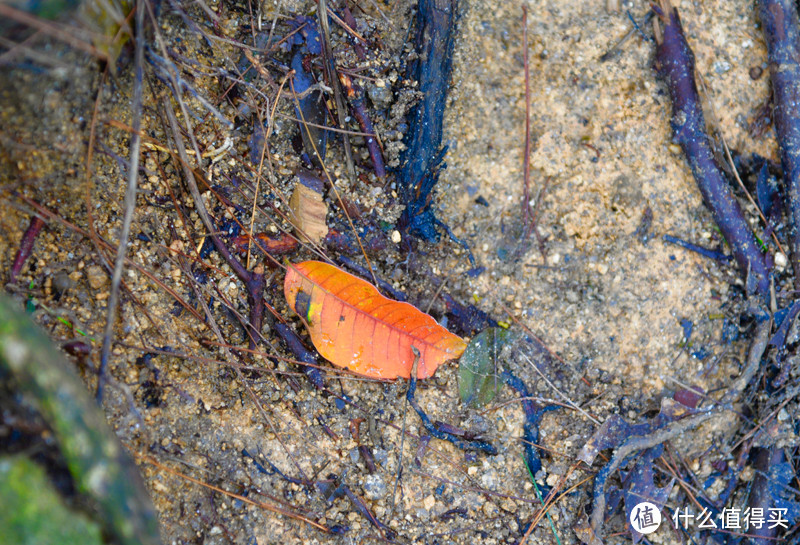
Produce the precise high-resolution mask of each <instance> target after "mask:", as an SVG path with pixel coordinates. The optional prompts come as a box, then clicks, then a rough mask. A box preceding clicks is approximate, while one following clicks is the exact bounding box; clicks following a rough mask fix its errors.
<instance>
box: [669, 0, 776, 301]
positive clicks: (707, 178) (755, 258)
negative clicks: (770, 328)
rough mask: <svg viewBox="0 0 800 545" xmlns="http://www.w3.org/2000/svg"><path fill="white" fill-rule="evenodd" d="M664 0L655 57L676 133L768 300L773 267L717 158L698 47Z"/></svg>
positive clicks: (753, 283)
mask: <svg viewBox="0 0 800 545" xmlns="http://www.w3.org/2000/svg"><path fill="white" fill-rule="evenodd" d="M664 4H665V6H664V12H663V13H658V15H659V17H658V20H659V21H660V22H661V23H662V24H663V26H662V29H661V32H660V33H659V32H657V33H656V34H657V35H656V43H657V45H656V62H657V65H658V69H659V72H660V74H661V75H662V77H663V78H664V79H665V80H666V82H667V87H668V89H669V94H670V97H671V99H672V112H673V113H672V122H671V123H672V130H673V131H674V139H675V141H676V142H678V144H680V146H681V148H682V149H683V152H684V153H685V154H686V159H687V160H688V162H689V166H690V167H691V169H692V174H694V178H695V181H696V182H697V187H698V188H699V189H700V193H701V194H702V195H703V201H704V202H705V203H706V206H708V208H709V209H711V215H712V216H713V218H714V221H715V222H716V223H717V225H718V226H719V228H720V230H721V231H722V234H723V236H724V237H725V240H726V241H727V242H728V245H729V246H730V247H731V252H732V253H733V257H734V258H735V259H736V262H737V263H738V264H739V269H740V270H741V272H742V274H744V275H745V278H746V279H747V287H748V291H755V292H756V293H758V294H759V295H761V296H762V297H763V298H764V299H765V300H766V299H767V298H768V297H769V283H770V278H769V277H770V267H769V265H768V263H767V259H766V256H765V255H764V254H763V253H762V251H761V249H760V248H759V246H758V243H757V242H756V238H755V236H754V235H753V232H752V231H751V230H750V226H749V225H748V224H747V220H746V219H745V217H744V213H743V212H742V208H741V207H740V206H739V203H738V201H737V200H736V199H735V198H734V196H733V192H732V191H731V188H730V186H729V185H728V182H727V180H726V179H725V176H724V174H723V173H722V170H721V169H720V167H719V165H718V164H717V161H716V159H715V158H714V153H713V151H712V148H711V144H710V141H709V138H708V133H707V132H706V123H705V119H704V117H703V110H702V108H701V107H700V97H699V95H698V93H697V84H696V83H695V80H694V53H692V50H691V48H690V47H689V44H688V43H687V41H686V37H685V36H684V34H683V29H682V28H681V22H680V18H679V17H678V12H677V10H676V9H675V8H673V7H672V6H671V5H670V4H669V3H668V2H665V3H664ZM658 11H660V10H658Z"/></svg>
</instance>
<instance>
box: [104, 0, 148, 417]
mask: <svg viewBox="0 0 800 545" xmlns="http://www.w3.org/2000/svg"><path fill="white" fill-rule="evenodd" d="M146 3H147V1H146V0H140V1H139V2H138V3H137V4H136V53H135V57H134V81H133V100H132V101H131V118H132V122H133V131H132V133H131V144H130V164H129V166H128V186H127V189H126V191H125V201H124V203H123V206H124V216H123V219H122V230H121V231H120V235H119V245H118V246H117V257H116V259H115V260H114V274H113V275H112V276H111V293H110V294H109V297H108V307H107V310H106V327H105V331H104V332H103V347H102V350H101V352H100V367H99V369H98V374H97V400H98V402H100V403H102V402H103V385H104V382H105V380H106V378H105V376H104V375H105V372H106V369H107V366H108V358H109V356H110V354H111V339H112V337H113V335H114V322H115V319H116V312H117V304H118V303H119V285H120V280H121V279H122V269H123V268H124V266H125V255H126V253H127V251H128V237H129V236H130V233H131V223H132V222H133V212H134V210H135V209H136V187H137V184H138V181H139V149H140V146H141V142H142V140H141V137H140V136H139V132H140V128H141V126H142V86H143V84H144V42H145V37H144V10H145V4H146Z"/></svg>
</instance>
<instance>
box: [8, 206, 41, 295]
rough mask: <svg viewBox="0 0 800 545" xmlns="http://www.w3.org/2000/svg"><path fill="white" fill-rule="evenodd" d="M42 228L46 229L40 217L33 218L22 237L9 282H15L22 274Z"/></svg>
mask: <svg viewBox="0 0 800 545" xmlns="http://www.w3.org/2000/svg"><path fill="white" fill-rule="evenodd" d="M42 227H44V222H43V221H42V219H41V218H39V216H33V217H32V218H31V223H30V225H29V226H28V228H27V229H26V230H25V234H24V235H22V241H21V242H20V244H19V250H18V251H17V255H15V256H14V264H13V265H12V266H11V273H10V274H9V275H8V281H9V282H14V280H16V279H17V276H18V275H19V273H20V272H22V267H23V265H25V262H26V261H27V260H28V258H29V257H30V256H31V253H33V243H34V242H36V235H38V234H39V231H41V230H42Z"/></svg>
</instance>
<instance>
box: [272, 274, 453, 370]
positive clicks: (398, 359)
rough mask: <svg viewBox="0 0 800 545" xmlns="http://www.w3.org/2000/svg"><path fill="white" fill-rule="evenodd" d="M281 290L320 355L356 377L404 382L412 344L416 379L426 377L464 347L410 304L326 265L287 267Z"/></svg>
mask: <svg viewBox="0 0 800 545" xmlns="http://www.w3.org/2000/svg"><path fill="white" fill-rule="evenodd" d="M283 292H284V295H285V296H286V301H287V302H288V303H289V307H291V308H292V310H294V311H295V312H296V313H297V314H298V315H299V316H300V317H301V318H303V320H304V321H305V322H306V326H307V327H308V330H309V333H310V334H311V341H312V342H313V343H314V346H315V347H316V348H317V350H318V351H319V353H320V354H321V355H322V357H324V358H325V359H327V360H328V361H330V362H331V363H333V364H334V365H337V366H339V367H345V368H347V369H350V370H351V371H354V372H356V373H359V374H361V375H366V376H369V377H374V378H383V379H393V378H397V377H402V378H409V377H410V376H411V366H412V365H413V363H414V354H413V352H412V350H411V347H412V346H414V347H416V348H417V350H419V352H420V361H419V367H418V370H417V378H420V379H423V378H428V377H429V376H431V375H432V374H433V373H434V371H436V368H437V367H439V366H440V365H441V364H443V363H444V362H446V361H449V360H453V359H456V358H458V357H459V356H460V355H461V353H462V352H464V348H466V346H467V344H466V342H464V340H463V339H462V338H461V337H459V336H457V335H453V334H452V333H450V332H449V331H447V330H446V329H445V328H443V327H442V326H440V325H439V324H437V323H436V320H434V319H433V318H431V317H430V316H428V315H427V314H425V313H424V312H422V311H420V310H418V309H417V308H416V307H414V306H413V305H410V304H408V303H401V302H399V301H394V300H392V299H388V298H387V297H384V296H383V295H381V294H380V292H379V291H378V289H377V288H376V287H375V286H373V285H372V284H370V283H369V282H366V281H364V280H361V279H360V278H358V277H356V276H353V275H352V274H349V273H346V272H344V271H343V270H341V269H339V268H337V267H335V266H333V265H329V264H327V263H322V262H320V261H304V262H303V263H298V264H295V265H293V264H289V267H288V270H287V272H286V280H285V281H284V284H283Z"/></svg>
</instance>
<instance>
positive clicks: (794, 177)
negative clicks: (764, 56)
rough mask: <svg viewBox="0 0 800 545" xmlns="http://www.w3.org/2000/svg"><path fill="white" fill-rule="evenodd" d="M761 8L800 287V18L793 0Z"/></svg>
mask: <svg viewBox="0 0 800 545" xmlns="http://www.w3.org/2000/svg"><path fill="white" fill-rule="evenodd" d="M759 12H760V15H761V26H762V28H763V29H764V37H765V39H766V41H767V51H768V53H769V68H770V74H771V78H772V92H773V110H772V116H773V117H772V118H773V119H774V121H775V132H776V133H777V135H778V143H779V144H780V148H781V164H782V165H783V179H784V181H785V184H786V207H787V212H788V213H787V215H788V216H789V222H790V227H791V231H790V233H791V234H790V236H791V240H792V251H791V252H792V265H793V267H794V274H795V276H794V280H795V287H800V266H798V265H799V264H800V106H799V105H800V63H799V62H798V52H800V21H798V14H797V6H796V5H795V3H794V1H793V0H782V1H781V0H777V1H773V0H761V1H760V2H759Z"/></svg>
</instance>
